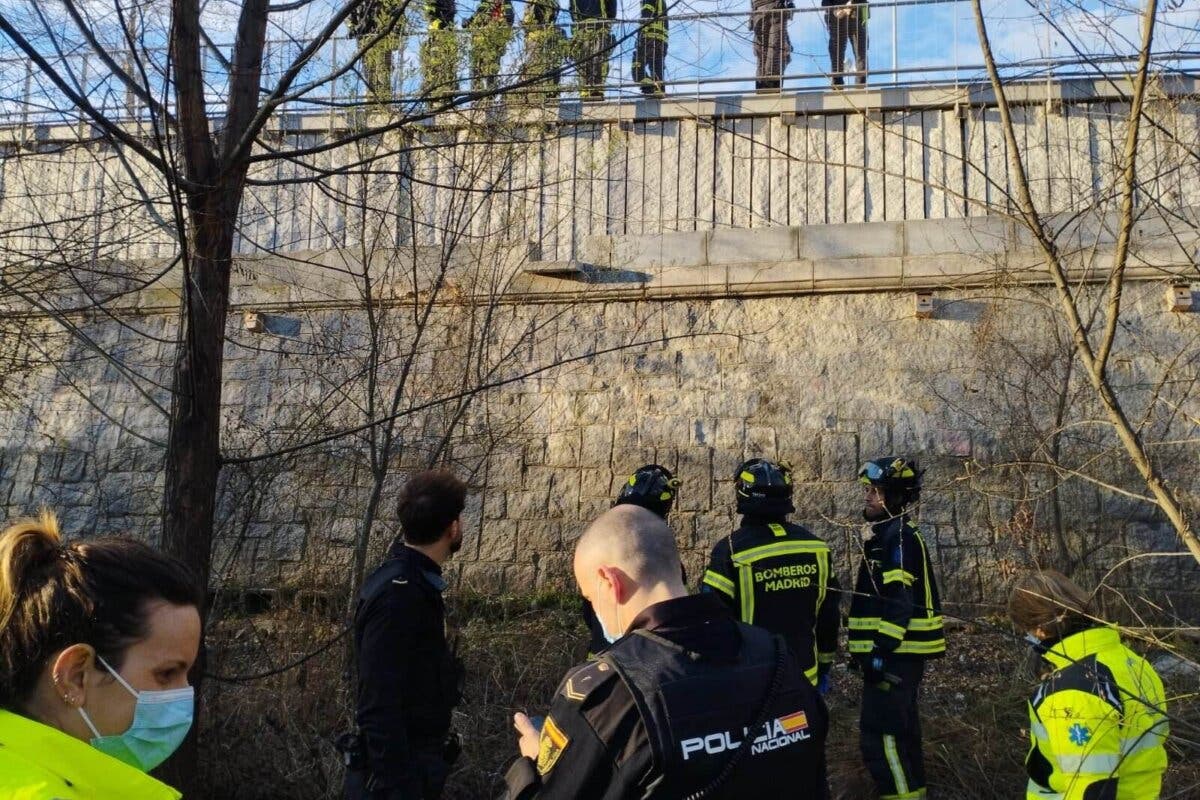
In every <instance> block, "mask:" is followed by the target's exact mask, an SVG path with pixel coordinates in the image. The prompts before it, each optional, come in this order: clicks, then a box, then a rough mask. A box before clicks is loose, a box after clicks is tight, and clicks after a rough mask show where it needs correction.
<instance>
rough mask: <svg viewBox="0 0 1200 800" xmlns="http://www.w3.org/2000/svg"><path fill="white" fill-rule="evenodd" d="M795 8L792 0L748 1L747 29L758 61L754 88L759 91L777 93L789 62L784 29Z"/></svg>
mask: <svg viewBox="0 0 1200 800" xmlns="http://www.w3.org/2000/svg"><path fill="white" fill-rule="evenodd" d="M795 8H796V5H795V3H794V2H793V0H750V32H751V33H753V34H754V58H755V60H756V61H757V62H758V67H757V71H756V72H755V75H756V76H757V80H756V81H755V87H756V88H757V90H758V91H759V92H778V91H779V89H780V87H781V86H782V85H783V74H784V72H786V71H787V66H788V64H790V63H791V62H792V40H791V39H790V38H788V30H787V28H788V23H789V22H791V21H792V14H793V13H795V11H794V9H795Z"/></svg>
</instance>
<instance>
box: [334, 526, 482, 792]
mask: <svg viewBox="0 0 1200 800" xmlns="http://www.w3.org/2000/svg"><path fill="white" fill-rule="evenodd" d="M445 587H446V584H445V581H443V580H442V576H441V569H439V568H438V565H437V564H436V563H435V562H434V561H433V559H431V558H429V557H428V556H426V555H425V554H424V553H421V552H419V551H417V550H414V549H412V548H411V547H408V546H407V545H405V544H404V543H403V542H401V541H399V540H398V541H396V542H395V543H394V544H393V545H392V547H391V549H390V550H389V551H388V558H387V560H385V561H384V562H383V564H381V565H380V566H379V568H378V569H376V570H375V572H373V573H372V574H371V576H370V577H369V578H367V580H366V582H365V583H364V584H363V588H362V590H361V591H360V592H359V596H358V601H357V606H356V610H355V613H354V650H355V657H356V660H357V665H358V692H357V715H356V718H357V721H358V728H359V734H360V735H361V737H362V739H363V741H364V744H365V750H366V762H367V763H366V769H367V771H368V772H369V773H370V776H371V779H372V782H373V785H375V786H377V787H379V788H392V787H409V786H413V785H419V784H420V783H421V782H422V781H423V780H424V775H423V772H424V769H425V768H424V767H423V766H422V763H423V761H422V759H423V758H424V756H425V754H427V753H429V752H431V751H434V752H440V751H441V749H442V747H443V745H444V743H445V741H446V737H447V735H448V733H449V731H450V713H451V711H452V710H453V708H454V706H456V705H457V704H458V702H459V700H460V699H461V694H462V691H461V688H462V678H463V671H462V665H461V663H460V662H459V660H458V659H457V658H456V657H455V656H454V653H453V652H452V650H451V648H450V647H449V645H448V644H447V642H446V624H445V613H446V612H445V605H444V604H443V601H442V591H443V590H444V589H445Z"/></svg>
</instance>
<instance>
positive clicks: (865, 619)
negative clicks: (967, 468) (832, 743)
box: [849, 456, 946, 800]
mask: <svg viewBox="0 0 1200 800" xmlns="http://www.w3.org/2000/svg"><path fill="white" fill-rule="evenodd" d="M922 472H923V471H922V470H920V469H919V468H918V467H917V464H916V462H914V461H910V460H908V459H906V458H900V457H896V456H886V457H884V458H879V459H875V460H873V461H868V462H866V463H865V464H863V466H862V469H861V470H859V473H858V479H859V482H860V483H862V484H863V487H864V497H863V516H864V517H865V518H866V520H867V521H868V522H869V523H870V531H869V535H868V536H867V538H866V539H865V540H864V541H863V555H862V563H861V564H860V566H859V569H858V580H857V581H856V582H855V586H854V595H853V598H852V599H851V601H850V619H849V627H850V635H849V650H850V655H851V659H852V661H851V666H853V667H856V668H857V669H859V670H861V671H862V675H863V699H862V706H861V716H860V719H859V730H860V732H861V738H860V746H861V748H862V754H863V760H864V761H865V762H866V766H867V769H868V771H870V773H871V777H872V778H874V780H875V784H876V786H877V787H878V789H879V794H880V796H881V797H882V798H884V800H909V799H910V798H923V797H925V766H924V761H923V759H922V755H921V723H920V718H919V714H918V710H917V700H918V697H919V694H920V688H921V678H922V677H923V676H924V674H925V661H926V660H927V659H930V658H936V657H938V656H941V655H943V654H944V653H945V652H946V639H945V636H944V634H943V632H942V608H941V600H940V599H939V598H938V589H937V582H936V581H935V580H934V575H933V567H932V565H931V564H930V560H929V550H928V549H927V548H926V546H925V539H924V538H923V537H922V536H921V532H920V531H919V530H918V529H917V526H916V525H915V524H913V522H912V520H911V519H910V518H909V510H910V508H911V507H912V506H913V504H915V503H916V502H917V501H918V500H919V499H920V495H921V475H922Z"/></svg>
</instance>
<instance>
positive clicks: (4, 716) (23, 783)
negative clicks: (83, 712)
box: [0, 709, 182, 800]
mask: <svg viewBox="0 0 1200 800" xmlns="http://www.w3.org/2000/svg"><path fill="white" fill-rule="evenodd" d="M0 797H3V798H5V800H133V799H134V798H136V800H179V798H180V797H182V795H181V794H179V792H177V791H175V790H174V789H172V788H171V787H170V786H167V785H166V784H165V783H160V782H159V781H156V780H155V779H154V778H151V777H150V776H149V775H147V774H146V773H144V772H142V771H140V770H137V769H134V768H133V767H131V766H129V765H127V764H125V763H123V762H121V761H118V760H117V759H115V758H113V757H112V756H108V755H105V754H104V753H101V752H100V751H99V750H97V749H96V748H94V747H92V746H91V745H90V744H88V743H87V742H85V741H82V740H80V739H76V738H75V737H74V736H70V735H68V734H65V733H63V732H62V731H60V730H58V729H57V728H51V727H49V726H46V725H42V724H41V723H40V722H34V721H33V720H31V719H28V718H27V717H22V716H20V715H19V714H14V713H12V712H11V711H5V710H3V709H0Z"/></svg>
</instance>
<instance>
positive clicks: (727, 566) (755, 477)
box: [700, 458, 839, 694]
mask: <svg viewBox="0 0 1200 800" xmlns="http://www.w3.org/2000/svg"><path fill="white" fill-rule="evenodd" d="M734 481H735V486H736V489H737V510H738V513H739V514H741V515H742V524H741V527H739V528H738V529H737V530H736V531H734V532H733V533H731V534H730V535H728V536H725V537H722V538H721V539H720V540H718V541H717V543H716V544H715V545H714V546H713V549H712V558H711V559H710V561H709V565H708V570H707V571H706V572H705V573H704V580H703V582H702V584H701V586H700V589H701V591H702V592H712V593H713V594H715V595H716V596H717V597H718V598H720V599H721V601H722V602H723V603H724V604H725V605H726V606H728V607H729V609H730V610H731V611H733V613H734V614H736V615H737V616H738V617H739V618H740V619H741V621H742V622H745V623H746V624H748V625H759V626H762V627H763V628H766V629H767V630H768V631H770V632H771V633H774V634H778V635H780V636H782V637H783V638H784V639H785V640H787V643H788V647H790V648H791V650H792V653H793V654H795V656H796V659H797V660H798V661H799V662H800V666H801V669H803V670H804V674H805V676H806V677H807V678H808V680H809V681H810V682H812V683H813V684H815V685H816V686H817V687H818V688H819V689H820V691H821V693H822V694H824V692H825V691H826V690H827V689H828V681H829V678H828V673H829V669H830V667H832V666H833V658H834V655H835V654H836V652H837V637H838V624H839V619H838V607H839V602H838V601H839V595H838V591H839V589H838V582H837V576H836V575H834V574H833V570H832V567H831V564H830V559H829V545H827V544H826V543H825V542H823V541H822V540H820V539H818V538H817V537H816V536H814V535H813V534H812V533H811V532H810V531H809V530H808V529H807V528H804V527H802V526H800V525H796V524H795V523H792V522H788V521H787V517H788V514H790V513H792V512H793V511H795V510H796V509H795V507H794V506H793V505H792V471H791V470H790V469H788V467H787V466H785V465H782V464H777V463H775V462H773V461H767V460H766V459H762V458H755V459H752V460H750V461H747V462H746V463H744V464H742V465H741V466H740V467H738V471H737V474H736V475H735V476H734Z"/></svg>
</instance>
